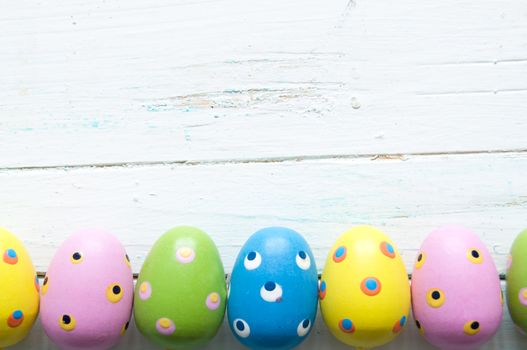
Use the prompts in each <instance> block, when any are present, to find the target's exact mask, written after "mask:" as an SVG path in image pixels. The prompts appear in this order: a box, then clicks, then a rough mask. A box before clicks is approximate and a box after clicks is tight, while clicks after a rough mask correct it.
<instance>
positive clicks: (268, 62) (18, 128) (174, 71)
mask: <svg viewBox="0 0 527 350" xmlns="http://www.w3.org/2000/svg"><path fill="white" fill-rule="evenodd" d="M28 9H31V10H30V11H28ZM0 47H1V48H2V49H1V51H0V77H1V84H0V96H2V97H1V98H0V116H1V117H0V167H27V166H55V165H61V166H62V165H73V164H101V163H104V164H107V163H111V164H113V163H121V164H122V163H131V162H170V161H188V160H198V161H199V160H232V159H238V160H240V159H242V160H243V159H249V160H250V159H262V158H263V159H267V158H277V157H302V156H323V157H328V156H332V155H355V154H386V153H389V154H393V153H423V152H459V151H489V150H520V149H525V148H527V146H526V144H525V141H524V133H525V130H526V129H527V119H526V118H525V111H526V108H527V5H526V4H525V2H524V1H523V0H505V1H501V2H500V3H499V4H496V3H495V2H492V1H474V0H461V1H457V0H456V1H454V0H448V1H442V2H437V1H432V0H401V1H397V2H394V1H390V0H377V1H357V2H355V1H347V0H335V1H318V0H302V1H301V0H294V1H286V2H283V1H271V2H261V1H243V0H222V1H199V2H198V1H169V0H155V1H151V2H149V3H148V4H147V3H145V2H144V1H140V0H128V1H90V2H85V1H81V0H72V1H65V0H55V1H53V2H52V3H37V2H34V1H17V2H2V3H1V4H0Z"/></svg>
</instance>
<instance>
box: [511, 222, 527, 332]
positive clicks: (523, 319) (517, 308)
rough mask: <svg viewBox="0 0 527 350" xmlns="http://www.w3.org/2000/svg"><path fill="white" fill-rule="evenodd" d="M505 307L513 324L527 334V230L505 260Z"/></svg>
mask: <svg viewBox="0 0 527 350" xmlns="http://www.w3.org/2000/svg"><path fill="white" fill-rule="evenodd" d="M507 305H508V307H509V312H510V314H511V318H512V320H513V322H514V324H515V325H516V326H517V327H518V329H519V330H520V331H521V332H522V333H524V334H525V333H526V332H527V230H524V231H522V232H521V233H520V234H519V235H518V236H517V237H516V239H515V240H514V243H513V244H512V247H511V251H510V255H509V257H508V260H507Z"/></svg>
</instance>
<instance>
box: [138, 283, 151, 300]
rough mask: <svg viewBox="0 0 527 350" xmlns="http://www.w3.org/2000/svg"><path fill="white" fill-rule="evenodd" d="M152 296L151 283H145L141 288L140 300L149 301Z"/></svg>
mask: <svg viewBox="0 0 527 350" xmlns="http://www.w3.org/2000/svg"><path fill="white" fill-rule="evenodd" d="M151 295H152V286H151V285H150V282H147V281H144V282H143V283H141V285H140V286H139V298H140V299H141V300H147V299H148V298H150V296H151Z"/></svg>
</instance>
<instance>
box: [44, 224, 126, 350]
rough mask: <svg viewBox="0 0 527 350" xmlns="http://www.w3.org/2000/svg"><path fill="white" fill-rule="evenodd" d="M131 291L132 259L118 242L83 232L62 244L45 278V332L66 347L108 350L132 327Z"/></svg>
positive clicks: (102, 235) (113, 238)
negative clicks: (130, 324) (129, 325)
mask: <svg viewBox="0 0 527 350" xmlns="http://www.w3.org/2000/svg"><path fill="white" fill-rule="evenodd" d="M133 288H134V285H133V276H132V270H131V268H130V260H129V259H128V255H126V252H125V250H124V248H123V246H122V245H121V243H120V242H119V241H118V240H117V238H115V237H114V236H112V235H111V234H109V233H106V232H103V231H95V230H86V231H80V232H78V233H76V234H74V235H72V236H70V237H69V238H68V239H66V241H64V243H62V245H61V246H60V247H59V249H58V251H57V252H56V253H55V256H54V257H53V259H52V261H51V264H50V265H49V268H48V271H47V273H46V277H45V278H44V281H43V284H42V287H41V291H40V293H41V305H40V315H41V316H40V317H41V322H42V326H43V328H44V331H45V332H46V334H47V335H48V337H49V338H50V339H51V340H52V341H53V342H54V343H55V344H57V345H58V346H59V347H60V348H62V349H67V350H70V349H71V350H75V349H83V350H88V349H89V350H103V349H109V348H110V347H112V346H114V345H115V344H116V343H117V342H118V341H119V339H120V338H121V336H122V335H124V333H125V331H126V329H127V328H128V322H129V321H130V316H131V312H132V304H133Z"/></svg>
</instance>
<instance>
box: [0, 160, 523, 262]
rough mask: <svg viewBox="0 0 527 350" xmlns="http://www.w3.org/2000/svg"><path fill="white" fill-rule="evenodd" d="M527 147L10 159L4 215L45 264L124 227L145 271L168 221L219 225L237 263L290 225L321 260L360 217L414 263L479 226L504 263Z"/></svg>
mask: <svg viewBox="0 0 527 350" xmlns="http://www.w3.org/2000/svg"><path fill="white" fill-rule="evenodd" d="M526 172H527V154H525V153H519V154H508V155H500V154H498V155H496V154H482V155H478V156H474V155H450V156H428V157H409V158H405V159H404V160H401V159H379V158H378V159H376V160H370V159H345V160H343V159H330V160H312V161H299V162H295V161H286V162H270V163H251V164H245V163H244V164H210V165H192V166H189V165H178V166H162V165H159V166H135V167H110V168H81V169H73V170H71V169H52V170H25V171H20V170H9V171H7V170H4V171H1V172H0V193H2V198H4V200H3V201H2V202H1V203H0V222H2V224H3V225H4V226H6V227H7V228H9V229H11V230H12V231H13V232H15V233H16V234H18V235H19V236H20V237H22V238H23V239H24V241H25V243H26V244H27V245H28V248H29V249H30V251H31V252H32V255H33V259H34V262H35V264H36V266H37V267H38V269H39V270H43V271H45V269H46V267H47V264H48V262H49V261H50V259H51V257H52V256H53V253H54V251H55V249H56V248H57V246H58V245H59V244H60V242H61V241H62V240H64V239H65V238H66V237H67V236H68V235H69V234H71V233H72V232H73V231H75V230H77V229H81V228H84V227H102V228H106V229H108V230H109V231H111V232H114V233H115V234H116V235H117V236H118V237H119V238H120V239H121V240H122V242H123V243H124V244H125V245H126V247H127V249H128V252H129V255H130V257H131V259H132V264H133V267H134V271H136V272H137V271H138V270H139V268H140V266H141V265H142V263H143V261H144V258H145V255H146V253H147V252H148V250H149V249H150V247H151V246H152V245H153V243H154V241H155V240H156V239H157V237H159V236H160V235H161V234H162V233H163V232H165V231H166V230H168V229H169V228H171V227H173V226H176V225H195V226H198V227H200V228H202V229H204V230H205V231H206V232H208V233H209V234H210V235H211V236H212V237H213V239H214V240H215V242H216V244H217V245H218V247H219V249H220V253H221V256H222V258H223V261H224V264H225V266H226V270H227V271H230V269H231V267H232V265H233V262H234V259H235V257H236V255H237V253H238V250H239V248H240V247H241V245H242V244H243V242H245V240H246V239H247V238H248V237H249V235H251V234H252V233H253V232H255V231H256V230H258V229H260V228H262V227H266V226H274V225H279V226H288V227H291V228H293V229H296V230H298V231H299V232H300V233H302V234H303V235H304V236H305V237H306V239H307V240H308V242H309V243H310V244H311V247H312V249H313V250H314V255H315V257H316V261H317V266H318V267H319V268H321V267H322V266H323V263H324V261H325V258H326V254H327V252H328V250H329V248H330V247H331V245H332V244H333V241H334V240H335V239H336V237H337V236H338V235H340V234H341V233H342V232H343V231H344V230H346V229H347V228H349V227H350V226H352V225H356V224H371V225H374V226H378V227H380V228H382V229H383V230H384V231H386V233H387V234H388V235H389V236H391V237H392V239H393V240H394V241H395V242H396V243H397V245H398V246H399V249H400V250H401V254H402V256H403V260H404V261H405V262H406V264H407V267H408V268H409V269H410V268H411V266H412V262H413V260H414V259H415V254H416V251H417V250H418V248H419V246H420V244H421V241H422V240H423V239H424V237H425V236H426V235H427V234H428V233H429V232H430V231H431V230H432V229H434V228H437V227H438V226H440V225H443V224H461V225H465V226H467V227H470V228H472V229H473V230H475V231H476V232H477V233H478V234H480V236H481V237H482V239H483V240H484V241H485V243H486V244H487V246H488V248H489V250H490V251H491V253H492V255H493V256H494V257H495V258H496V262H497V265H498V267H499V269H500V271H503V268H504V267H505V257H506V255H507V253H508V250H509V247H510V244H511V242H512V240H513V239H514V237H515V236H516V234H517V233H519V232H520V231H521V230H522V229H523V228H524V226H525V222H524V221H523V219H522V218H525V217H527V207H526V206H525V203H526V201H527V177H525V176H524V175H523V174H525V173H526Z"/></svg>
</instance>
